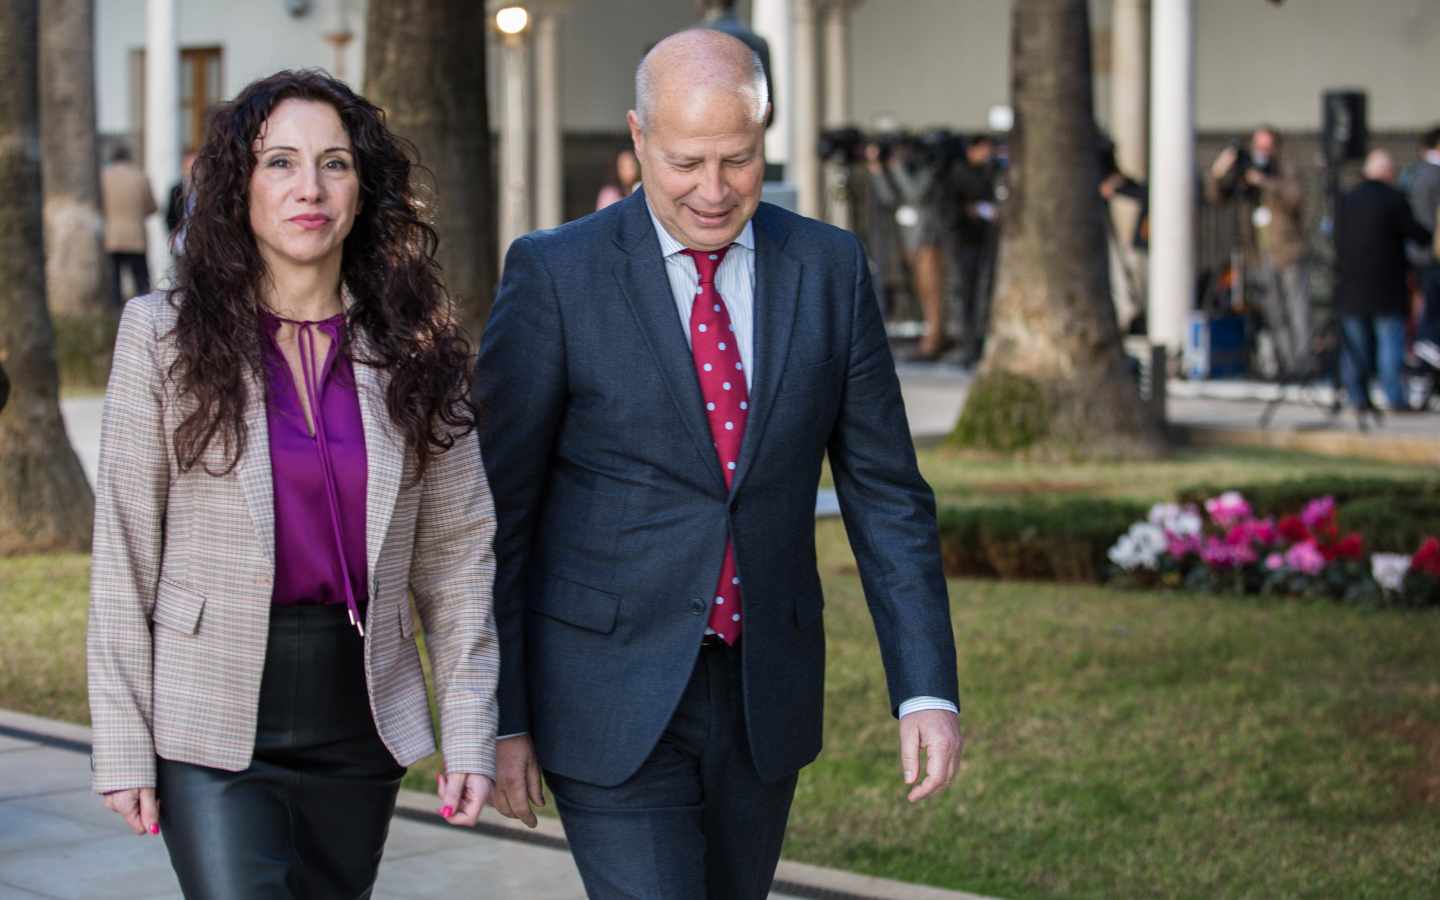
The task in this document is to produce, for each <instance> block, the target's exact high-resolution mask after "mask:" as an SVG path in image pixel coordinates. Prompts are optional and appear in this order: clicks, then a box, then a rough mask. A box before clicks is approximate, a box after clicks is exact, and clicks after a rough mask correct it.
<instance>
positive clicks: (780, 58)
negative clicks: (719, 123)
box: [750, 0, 795, 180]
mask: <svg viewBox="0 0 1440 900" xmlns="http://www.w3.org/2000/svg"><path fill="white" fill-rule="evenodd" d="M790 3H791V0H754V3H753V4H752V5H751V11H750V28H751V30H752V31H754V32H755V33H756V34H758V35H760V36H761V37H763V38H764V39H765V41H766V43H768V44H769V45H770V80H771V81H772V82H773V83H772V84H771V85H770V92H771V94H773V95H774V96H775V98H776V104H775V110H776V112H777V113H778V115H776V117H775V121H774V122H773V123H772V124H771V125H770V130H769V131H767V132H765V159H766V160H767V161H768V162H772V163H777V164H779V165H782V166H788V165H789V162H790V123H791V121H793V117H794V109H795V107H794V104H793V99H792V95H791V90H790V87H791V82H790ZM785 177H786V180H790V172H789V170H788V168H787V170H786V173H785Z"/></svg>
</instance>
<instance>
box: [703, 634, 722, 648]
mask: <svg viewBox="0 0 1440 900" xmlns="http://www.w3.org/2000/svg"><path fill="white" fill-rule="evenodd" d="M700 646H701V647H724V646H725V641H724V639H723V638H721V637H720V635H718V634H707V635H705V636H704V637H703V638H701V639H700Z"/></svg>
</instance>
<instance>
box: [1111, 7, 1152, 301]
mask: <svg viewBox="0 0 1440 900" xmlns="http://www.w3.org/2000/svg"><path fill="white" fill-rule="evenodd" d="M1114 3H1115V5H1114V8H1113V12H1112V14H1111V19H1110V64H1111V71H1110V130H1111V137H1113V138H1114V140H1115V160H1116V162H1117V163H1118V164H1119V166H1120V171H1122V172H1124V173H1125V174H1126V175H1129V176H1131V177H1133V178H1135V179H1137V180H1140V181H1144V180H1146V178H1147V177H1148V176H1149V171H1150V0H1114ZM1110 217H1111V221H1113V222H1114V223H1115V234H1116V235H1117V236H1118V237H1119V246H1117V247H1114V248H1112V253H1111V267H1110V276H1111V277H1110V284H1111V286H1112V287H1111V291H1112V293H1113V294H1114V296H1115V298H1116V313H1117V314H1118V315H1119V317H1120V324H1121V325H1122V326H1124V325H1125V324H1126V323H1128V322H1129V321H1130V320H1131V319H1133V318H1134V317H1135V316H1136V315H1138V314H1139V313H1141V312H1142V311H1143V310H1144V309H1145V287H1144V281H1145V273H1144V272H1143V271H1142V270H1141V265H1142V263H1143V258H1142V257H1141V256H1140V255H1139V254H1138V253H1136V252H1135V251H1134V249H1133V248H1132V247H1131V246H1130V238H1131V236H1132V235H1133V234H1134V233H1135V223H1136V222H1138V221H1139V219H1140V205H1139V204H1138V203H1135V202H1132V201H1129V200H1125V199H1121V200H1117V201H1115V202H1113V203H1111V204H1110ZM1127 273H1128V275H1127Z"/></svg>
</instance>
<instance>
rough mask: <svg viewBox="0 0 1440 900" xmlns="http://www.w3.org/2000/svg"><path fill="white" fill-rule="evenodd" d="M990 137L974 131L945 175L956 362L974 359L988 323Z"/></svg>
mask: <svg viewBox="0 0 1440 900" xmlns="http://www.w3.org/2000/svg"><path fill="white" fill-rule="evenodd" d="M994 160H995V142H994V141H993V140H991V139H990V136H989V135H985V134H979V135H976V136H975V137H973V138H971V139H970V141H969V143H968V144H966V146H965V159H964V161H963V162H961V163H960V164H959V165H957V166H955V167H954V169H953V171H952V173H951V177H950V186H951V191H952V192H953V194H954V210H955V223H954V227H953V228H952V229H951V231H952V233H951V235H950V240H949V243H950V245H951V247H952V250H951V253H952V256H953V265H952V266H951V269H952V271H953V272H954V275H953V276H952V284H953V286H954V290H955V294H956V302H955V304H954V317H955V321H954V323H953V328H952V332H953V333H954V335H955V338H956V340H957V341H959V344H960V356H959V359H958V362H959V363H960V364H961V365H964V366H971V365H974V364H975V363H977V362H979V361H980V355H981V353H982V352H983V350H984V347H985V334H986V332H987V330H988V329H989V326H990V286H991V278H992V273H993V262H994V250H995V238H996V234H995V218H996V205H995V201H996V197H995V179H996V172H995V165H994Z"/></svg>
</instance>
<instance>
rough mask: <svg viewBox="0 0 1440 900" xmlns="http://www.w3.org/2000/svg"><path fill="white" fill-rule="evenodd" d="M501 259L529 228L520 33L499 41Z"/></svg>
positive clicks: (527, 127) (527, 117)
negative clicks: (501, 111) (502, 99)
mask: <svg viewBox="0 0 1440 900" xmlns="http://www.w3.org/2000/svg"><path fill="white" fill-rule="evenodd" d="M500 57H501V59H500V64H501V67H500V72H501V74H500V79H501V94H502V96H503V97H504V102H503V113H502V115H503V117H502V119H501V125H500V229H499V230H500V259H501V260H502V261H503V260H504V259H505V252H506V251H507V250H509V249H510V243H511V242H512V241H514V240H515V239H516V238H518V237H520V236H522V235H524V234H527V233H529V232H530V231H531V230H532V229H531V227H530V222H531V219H530V175H529V162H530V109H529V107H528V106H527V105H526V104H527V97H526V95H527V93H528V91H527V89H526V88H527V85H526V81H527V80H528V78H529V71H528V69H529V65H528V62H529V59H528V57H529V53H528V52H527V49H526V46H525V39H524V37H523V36H516V37H502V39H501V42H500Z"/></svg>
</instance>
